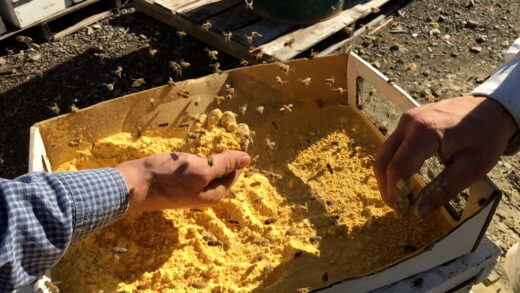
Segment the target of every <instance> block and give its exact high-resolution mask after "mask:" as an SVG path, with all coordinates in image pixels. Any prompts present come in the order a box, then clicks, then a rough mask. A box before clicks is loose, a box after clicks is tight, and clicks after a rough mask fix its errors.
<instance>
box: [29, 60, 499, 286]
mask: <svg viewBox="0 0 520 293" xmlns="http://www.w3.org/2000/svg"><path fill="white" fill-rule="evenodd" d="M286 64H288V65H290V73H289V74H288V75H285V74H283V73H281V71H280V69H279V66H278V64H265V65H258V66H252V67H244V68H238V69H233V70H230V71H226V72H223V73H220V74H212V75H209V76H206V77H202V78H199V79H193V80H186V81H183V82H178V83H176V85H175V86H170V85H165V86H161V87H157V88H153V89H150V90H147V91H143V92H138V93H134V94H130V95H127V96H124V97H121V98H118V99H114V100H110V101H106V102H102V103H99V104H97V105H94V106H91V107H89V108H86V109H82V110H80V111H79V112H78V113H75V114H72V113H71V114H66V115H61V116H58V117H55V118H53V119H49V120H46V121H42V122H39V123H36V124H35V125H34V126H33V127H31V139H30V155H29V171H30V172H34V171H48V172H50V171H51V170H52V166H57V165H59V164H60V163H62V162H65V161H67V160H69V159H71V158H70V157H67V156H65V155H64V153H65V152H64V150H65V149H67V148H70V147H69V146H68V142H69V141H70V140H71V139H72V138H77V137H79V138H80V139H81V143H80V146H79V148H80V149H81V148H82V147H87V146H91V143H93V142H95V141H96V140H98V139H100V138H103V137H106V136H109V135H112V134H115V133H118V132H121V131H126V132H131V133H136V131H137V128H139V129H141V130H142V131H146V132H153V133H154V134H156V135H170V136H171V135H179V136H184V130H183V129H181V128H178V127H176V126H177V125H178V124H179V123H181V122H182V120H183V117H186V116H189V115H195V114H197V113H203V112H207V111H210V110H211V109H214V108H217V107H218V108H221V109H222V110H233V111H236V110H237V109H238V107H239V106H240V105H243V104H244V103H249V104H250V106H251V105H256V104H259V102H261V104H262V105H264V106H265V108H266V109H270V108H272V109H275V110H274V111H271V112H276V111H277V109H278V108H279V107H280V104H289V103H292V104H294V108H295V109H297V108H298V107H300V106H304V105H307V106H308V105H310V104H313V105H315V104H316V100H315V98H316V97H320V99H321V100H322V101H321V103H324V104H326V105H338V106H339V105H340V104H341V105H347V106H349V107H351V108H352V109H354V111H355V112H356V113H358V114H359V115H360V116H361V117H363V119H364V121H365V122H366V123H367V124H368V125H370V127H371V129H372V130H373V132H374V133H375V134H376V135H377V137H378V138H379V139H380V141H381V142H382V141H384V139H385V136H384V135H383V134H382V133H381V131H380V129H381V128H380V127H377V126H376V125H374V124H373V121H372V120H371V119H369V118H368V116H367V115H366V112H365V111H364V110H363V109H362V107H361V106H360V100H361V98H360V95H361V94H362V89H361V88H360V82H359V81H360V80H365V81H368V82H369V83H370V84H371V85H372V86H373V88H374V89H375V90H376V91H377V92H378V93H379V94H380V95H381V96H384V97H386V98H385V99H388V100H389V101H390V102H391V103H392V104H393V105H395V107H396V108H399V109H400V111H406V110H408V109H411V108H414V107H417V106H418V105H419V104H418V103H417V102H416V101H414V100H413V99H412V98H411V97H410V96H409V95H408V94H406V93H405V92H404V91H403V90H402V89H401V88H399V87H398V86H397V85H395V84H393V83H392V82H389V80H388V78H386V77H385V76H383V75H382V74H381V73H380V72H378V71H377V70H376V69H374V68H373V67H372V66H370V65H369V64H368V63H366V62H365V61H363V60H362V59H361V58H360V57H358V56H357V55H355V54H350V55H336V56H329V57H322V58H316V59H312V60H306V59H303V60H295V61H290V62H286ZM276 75H280V76H283V78H284V79H288V80H289V83H288V84H287V85H285V86H283V87H279V86H277V85H276V82H274V80H275V76H276ZM331 75H332V76H334V77H335V78H336V82H335V84H334V87H342V88H344V89H347V90H348V94H347V93H344V94H339V93H338V92H335V91H331V90H330V88H329V87H328V85H326V84H325V83H323V82H322V81H323V80H324V79H326V78H329V77H330V76H331ZM308 76H311V77H312V80H313V81H312V83H311V86H310V87H304V86H302V85H301V83H300V82H299V81H300V80H302V79H304V78H306V77H308ZM229 83H230V84H232V85H233V86H234V88H235V92H236V94H235V98H233V99H232V100H230V101H227V102H225V103H223V105H216V103H215V102H214V97H215V96H217V95H221V94H222V92H223V91H224V86H225V84H229ZM181 90H187V91H189V92H190V98H184V97H181V96H180V95H178V92H179V91H181ZM151 98H153V99H154V101H155V105H156V106H155V107H150V99H151ZM255 103H256V104H255ZM249 111H254V110H249ZM267 113H268V111H266V113H264V114H263V115H266V114H267ZM239 121H240V122H245V123H247V124H249V125H250V126H251V127H252V129H253V130H257V141H263V136H265V135H267V134H268V132H266V130H264V128H265V129H271V128H272V126H271V127H267V126H268V125H269V126H270V120H269V116H264V118H263V119H262V120H259V119H257V120H254V119H253V118H248V117H247V116H241V117H240V119H239ZM164 122H168V125H169V126H168V127H158V125H159V124H161V123H164ZM262 125H264V126H266V127H264V128H262ZM253 155H254V154H253ZM416 177H417V178H415V179H416V181H415V182H416V186H415V189H414V190H415V192H417V191H418V190H419V189H420V188H421V187H422V186H424V182H422V180H421V178H420V177H419V176H416ZM500 197H501V194H500V192H499V190H498V189H497V188H496V187H495V186H494V184H493V183H492V182H491V181H490V180H489V178H487V177H486V178H482V179H481V180H479V181H478V182H476V183H475V184H473V185H472V186H471V187H470V188H469V197H468V199H467V201H466V204H465V207H464V210H463V212H462V213H461V214H459V215H458V216H457V217H454V216H453V212H451V211H450V209H448V208H446V207H444V208H441V209H440V210H439V211H438V212H439V213H441V214H442V217H444V218H445V220H446V223H447V224H448V225H449V226H450V232H449V233H447V234H446V235H444V236H443V237H442V238H441V239H439V240H437V241H436V242H434V243H432V244H430V245H429V246H427V247H425V248H423V249H419V250H417V251H416V252H414V253H413V254H412V255H409V256H408V257H406V258H404V259H402V260H400V261H398V262H396V263H394V264H392V265H389V266H387V267H385V268H380V269H379V270H377V271H374V272H372V273H370V274H367V275H364V276H360V277H356V278H349V279H346V280H344V281H342V282H339V283H336V284H333V285H331V286H329V287H327V288H323V289H319V290H318V291H320V292H367V291H370V290H373V289H376V288H379V287H381V286H384V285H388V284H391V283H394V282H396V281H399V280H401V279H404V278H406V277H409V276H411V275H415V274H417V273H419V272H423V271H426V270H428V269H430V268H433V267H436V266H439V265H441V264H444V263H446V262H449V261H451V260H454V259H456V258H458V257H460V256H462V255H465V254H467V253H470V252H472V251H473V250H475V249H476V248H477V247H478V245H479V243H480V240H481V239H482V237H483V236H484V233H485V231H486V229H487V227H488V225H489V222H490V220H491V218H492V216H493V214H494V211H495V209H496V207H497V205H498V203H499V201H500Z"/></svg>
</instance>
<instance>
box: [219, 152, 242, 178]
mask: <svg viewBox="0 0 520 293" xmlns="http://www.w3.org/2000/svg"><path fill="white" fill-rule="evenodd" d="M249 164H251V157H250V156H249V155H248V154H247V153H244V152H241V151H225V152H223V153H220V154H216V155H214V156H213V166H212V167H211V169H212V172H211V175H212V177H213V178H212V179H216V178H220V177H223V176H226V175H228V174H230V173H232V172H234V171H236V170H239V169H242V168H245V167H247V166H249Z"/></svg>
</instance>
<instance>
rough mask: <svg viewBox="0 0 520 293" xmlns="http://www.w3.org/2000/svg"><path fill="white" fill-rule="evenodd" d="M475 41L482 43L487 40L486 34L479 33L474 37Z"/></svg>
mask: <svg viewBox="0 0 520 293" xmlns="http://www.w3.org/2000/svg"><path fill="white" fill-rule="evenodd" d="M476 41H477V43H484V42H486V41H487V36H486V35H479V36H478V37H477V39H476Z"/></svg>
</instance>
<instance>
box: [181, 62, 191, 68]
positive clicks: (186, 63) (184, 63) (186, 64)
mask: <svg viewBox="0 0 520 293" xmlns="http://www.w3.org/2000/svg"><path fill="white" fill-rule="evenodd" d="M190 65H191V64H190V63H189V62H185V61H181V67H182V68H184V69H187V68H188V67H190Z"/></svg>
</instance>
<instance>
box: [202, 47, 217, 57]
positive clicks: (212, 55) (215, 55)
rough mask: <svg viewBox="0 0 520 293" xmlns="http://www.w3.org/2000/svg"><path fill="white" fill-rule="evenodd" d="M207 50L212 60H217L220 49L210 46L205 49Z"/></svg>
mask: <svg viewBox="0 0 520 293" xmlns="http://www.w3.org/2000/svg"><path fill="white" fill-rule="evenodd" d="M204 50H205V51H206V52H208V56H209V58H211V60H217V56H218V51H217V50H210V49H208V48H206V49H204Z"/></svg>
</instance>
